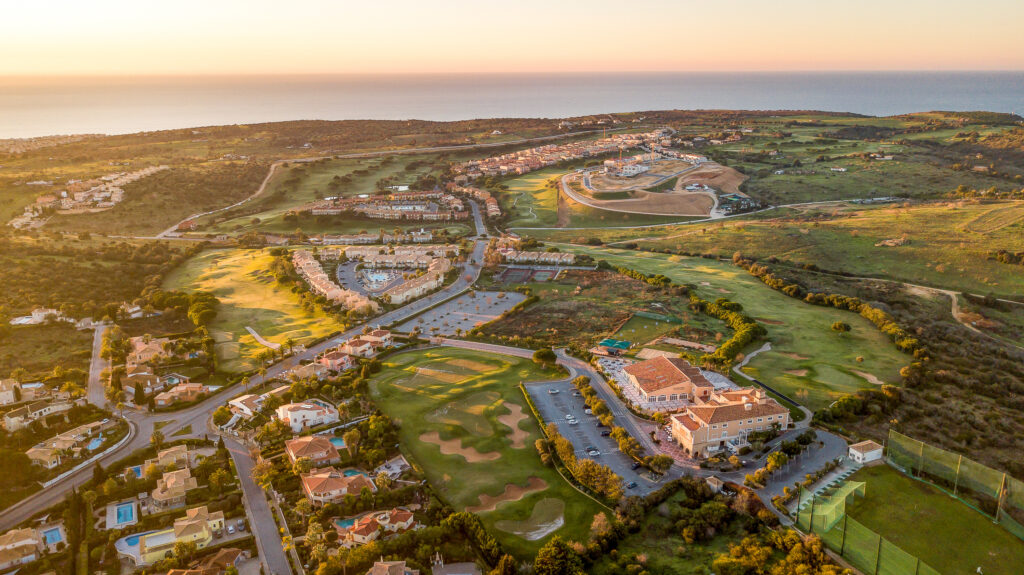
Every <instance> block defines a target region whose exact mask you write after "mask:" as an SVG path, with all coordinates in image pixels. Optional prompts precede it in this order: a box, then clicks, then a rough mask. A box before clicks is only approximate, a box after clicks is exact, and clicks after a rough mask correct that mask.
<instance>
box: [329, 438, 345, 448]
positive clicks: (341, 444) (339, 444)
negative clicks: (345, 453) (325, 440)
mask: <svg viewBox="0 0 1024 575" xmlns="http://www.w3.org/2000/svg"><path fill="white" fill-rule="evenodd" d="M331 445H333V446H334V447H335V448H337V449H344V448H345V439H344V438H342V437H332V438H331Z"/></svg>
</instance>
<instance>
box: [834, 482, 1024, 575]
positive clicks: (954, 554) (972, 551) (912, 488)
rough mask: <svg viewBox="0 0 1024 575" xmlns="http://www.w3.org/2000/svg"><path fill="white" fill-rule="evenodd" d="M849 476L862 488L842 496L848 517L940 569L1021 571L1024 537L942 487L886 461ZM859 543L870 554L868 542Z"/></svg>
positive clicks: (998, 574) (1014, 574)
mask: <svg viewBox="0 0 1024 575" xmlns="http://www.w3.org/2000/svg"><path fill="white" fill-rule="evenodd" d="M850 480H851V481H863V482H865V483H867V488H866V493H865V496H864V497H863V498H861V497H851V498H850V499H849V500H848V501H849V502H848V503H847V507H846V510H847V513H848V514H849V516H850V517H851V518H853V519H856V520H857V521H859V522H860V523H862V524H863V525H864V526H865V527H868V528H869V529H871V530H873V531H874V532H876V533H878V534H879V535H881V536H882V537H884V538H886V539H887V540H889V541H890V542H891V543H893V544H894V545H897V546H898V547H900V548H901V549H902V550H903V551H906V552H907V553H910V554H912V555H915V556H917V557H918V558H919V559H921V561H923V562H925V563H927V564H928V565H930V566H932V567H934V568H935V569H938V570H939V571H940V572H942V573H944V574H954V573H975V572H976V569H977V568H978V567H981V572H983V573H985V575H1019V574H1020V573H1021V566H1022V565H1024V541H1021V540H1020V539H1017V538H1016V537H1014V536H1013V535H1012V534H1010V533H1009V532H1008V531H1006V530H1004V529H1003V528H1001V527H999V526H998V525H996V524H994V523H992V520H991V519H989V518H988V517H986V516H984V515H982V514H981V513H979V512H977V511H975V510H973V509H971V508H970V507H968V506H966V505H964V504H963V503H961V502H960V501H958V500H956V499H954V498H952V497H950V496H948V495H946V494H945V493H943V492H942V491H940V490H938V489H936V488H934V487H932V486H930V485H928V484H926V483H923V482H921V481H917V480H915V479H912V478H910V477H907V476H905V475H903V474H902V473H900V472H899V471H896V470H895V469H893V468H891V467H889V466H888V465H879V466H874V467H865V468H863V469H861V470H860V471H858V472H857V473H855V474H853V475H852V476H851V477H850ZM876 541H877V540H876ZM869 543H870V542H869ZM861 547H864V548H865V551H864V553H865V554H866V555H871V556H872V557H873V556H874V555H873V554H874V551H873V550H872V551H871V552H870V553H869V552H868V551H867V548H868V547H870V545H861Z"/></svg>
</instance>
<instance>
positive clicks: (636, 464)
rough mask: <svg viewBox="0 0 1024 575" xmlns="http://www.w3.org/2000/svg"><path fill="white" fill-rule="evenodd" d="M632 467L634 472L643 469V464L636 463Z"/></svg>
mask: <svg viewBox="0 0 1024 575" xmlns="http://www.w3.org/2000/svg"><path fill="white" fill-rule="evenodd" d="M631 467H632V469H633V471H636V470H637V469H640V468H641V467H643V464H642V463H640V462H639V461H634V462H633V465H632V466H631Z"/></svg>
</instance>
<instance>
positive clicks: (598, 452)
mask: <svg viewBox="0 0 1024 575" xmlns="http://www.w3.org/2000/svg"><path fill="white" fill-rule="evenodd" d="M587 455H589V456H591V457H597V456H598V455H601V452H600V451H598V450H596V449H591V450H590V451H588V452H587Z"/></svg>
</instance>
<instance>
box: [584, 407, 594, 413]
mask: <svg viewBox="0 0 1024 575" xmlns="http://www.w3.org/2000/svg"><path fill="white" fill-rule="evenodd" d="M583 413H586V414H587V415H594V410H593V409H590V408H589V407H588V408H586V409H584V410H583Z"/></svg>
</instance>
